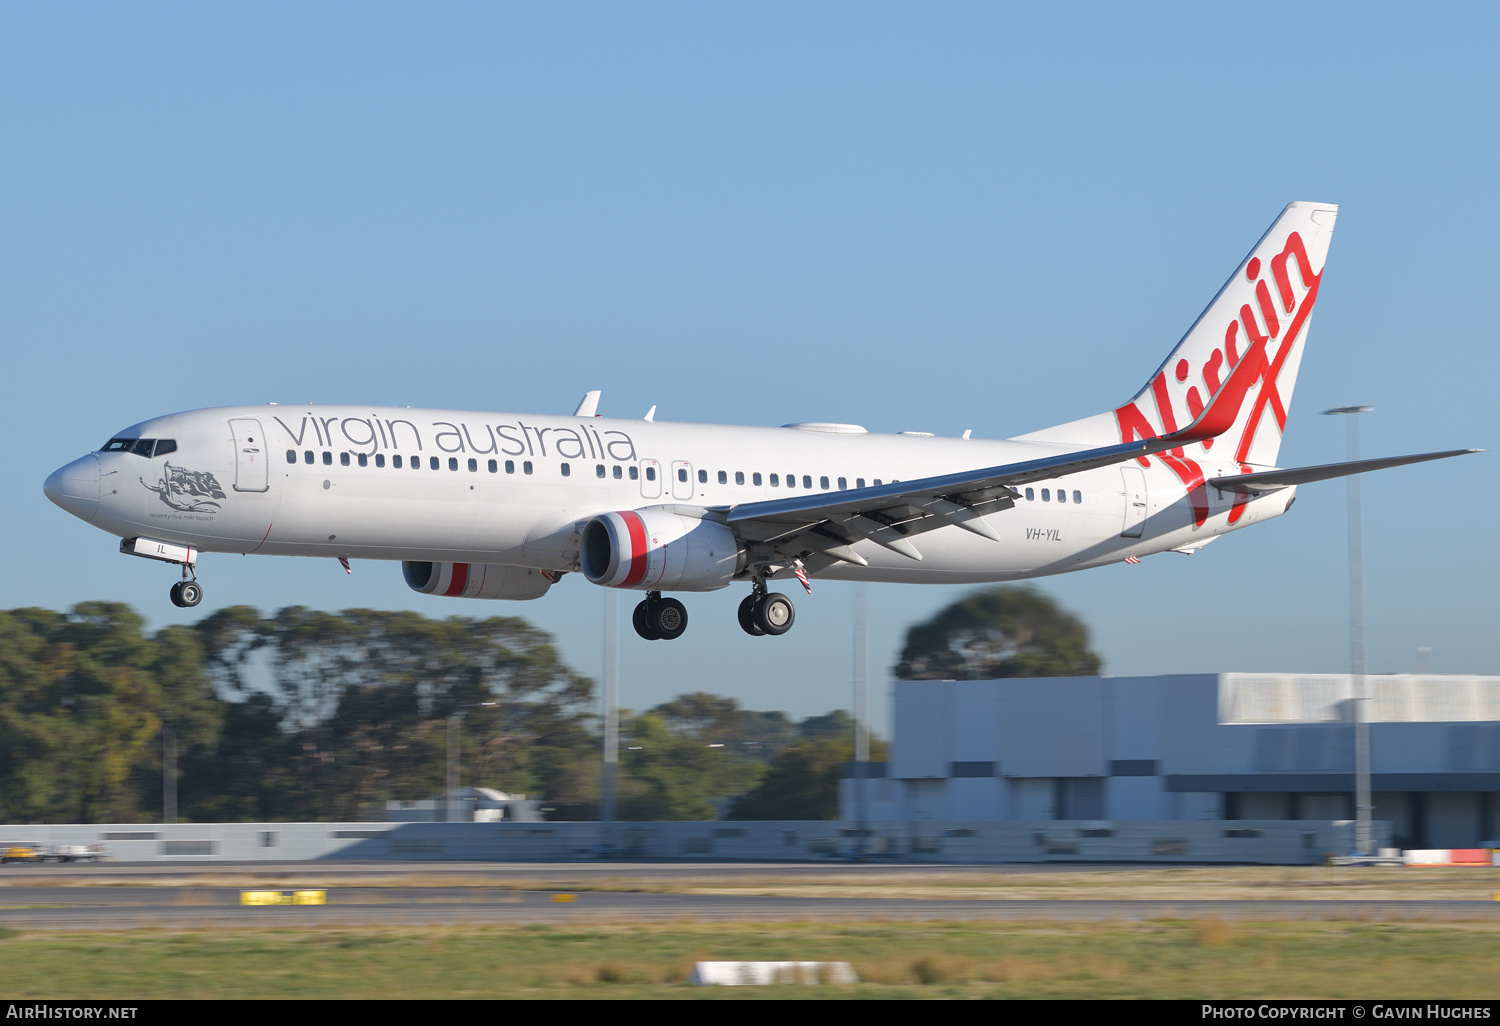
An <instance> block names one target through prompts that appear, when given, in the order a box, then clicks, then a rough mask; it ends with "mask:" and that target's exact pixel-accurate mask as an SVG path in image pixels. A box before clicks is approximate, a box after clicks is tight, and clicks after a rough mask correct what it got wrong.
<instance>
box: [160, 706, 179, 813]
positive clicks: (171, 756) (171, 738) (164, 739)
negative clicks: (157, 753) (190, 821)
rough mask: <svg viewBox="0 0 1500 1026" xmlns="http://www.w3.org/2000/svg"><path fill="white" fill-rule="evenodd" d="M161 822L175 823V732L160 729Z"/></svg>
mask: <svg viewBox="0 0 1500 1026" xmlns="http://www.w3.org/2000/svg"><path fill="white" fill-rule="evenodd" d="M161 770H162V772H161V821H162V822H163V823H176V822H177V732H176V731H175V730H173V729H172V728H171V727H170V726H165V727H162V728H161Z"/></svg>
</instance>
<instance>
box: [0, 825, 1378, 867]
mask: <svg viewBox="0 0 1500 1026" xmlns="http://www.w3.org/2000/svg"><path fill="white" fill-rule="evenodd" d="M868 833H869V836H867V837H858V836H857V832H856V830H855V829H854V828H853V827H852V825H851V824H849V823H846V822H841V821H837V820H830V821H821V822H808V821H792V822H781V821H772V822H743V823H741V822H683V823H617V824H615V825H614V826H613V828H609V829H606V828H605V827H603V826H602V825H601V824H598V823H546V824H534V823H400V824H391V823H385V822H375V823H233V824H193V823H183V824H174V825H171V826H164V825H162V824H159V823H115V824H98V825H96V824H82V825H80V824H72V825H54V826H27V825H19V824H8V825H0V838H3V839H5V840H11V841H29V842H33V843H42V844H98V843H105V844H109V845H110V846H111V847H112V849H113V854H114V860H115V861H117V862H157V863H172V864H179V865H184V866H187V865H193V866H212V865H216V864H217V865H224V866H228V865H234V864H238V865H243V864H245V863H254V862H256V861H260V860H263V859H275V860H277V861H290V860H308V861H317V860H321V859H339V860H371V861H526V860H537V861H549V862H550V861H556V860H560V859H578V858H594V857H597V855H598V853H599V851H600V849H601V846H602V845H606V844H607V845H609V847H610V848H611V849H612V850H614V851H615V852H617V853H619V854H623V855H628V856H632V857H639V858H656V859H691V860H699V859H729V860H738V859H758V860H770V861H774V860H797V861H802V860H807V859H819V858H849V857H851V856H852V855H854V854H855V852H856V849H857V848H858V849H861V850H862V851H863V852H865V853H866V854H867V855H871V856H874V857H878V858H891V859H901V860H904V861H917V862H1098V861H1112V862H1119V861H1125V862H1196V863H1202V862H1248V863H1266V864H1288V865H1295V864H1308V863H1315V862H1319V861H1322V859H1323V858H1324V856H1325V855H1327V854H1329V853H1334V852H1340V851H1346V850H1347V849H1348V847H1349V844H1350V836H1351V835H1350V826H1349V824H1347V823H1313V822H1307V823H1287V822H1265V821H1245V822H1239V823H1224V822H1201V823H1192V822H1186V823H1185V822H1170V821H1168V822H1162V821H1155V822H1153V821H1144V820H1143V821H1135V822H1128V823H1123V822H1113V823H1111V822H1098V821H1095V822H1067V821H1056V820H1041V821H1025V820H1019V821H1010V822H995V821H973V820H971V821H963V820H928V821H920V822H886V823H874V824H872V825H871V827H870V829H869V831H868ZM268 834H270V835H274V839H275V841H276V843H275V845H273V846H272V847H271V849H270V853H269V854H267V850H266V848H265V846H264V845H263V844H262V843H261V842H262V840H263V838H264V837H265V836H266V835H268ZM122 835H127V836H126V838H125V839H121V837H122ZM4 871H5V872H11V871H15V872H24V871H25V868H24V867H14V866H8V867H6V868H5V870H4Z"/></svg>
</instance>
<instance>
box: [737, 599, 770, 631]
mask: <svg viewBox="0 0 1500 1026" xmlns="http://www.w3.org/2000/svg"><path fill="white" fill-rule="evenodd" d="M759 598H760V596H759V595H757V594H755V592H753V591H752V592H751V593H750V594H748V595H746V596H745V601H743V602H741V603H740V612H739V617H740V629H741V630H743V631H744V632H745V633H746V634H748V635H750V636H751V637H752V638H758V637H760V636H761V635H762V634H764V633H766V632H765V631H763V630H761V628H760V626H759V625H758V624H756V622H755V602H756V600H757V599H759Z"/></svg>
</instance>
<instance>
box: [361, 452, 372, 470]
mask: <svg viewBox="0 0 1500 1026" xmlns="http://www.w3.org/2000/svg"><path fill="white" fill-rule="evenodd" d="M359 465H360V466H361V467H368V466H369V465H370V457H368V456H366V455H365V454H364V453H360V454H359Z"/></svg>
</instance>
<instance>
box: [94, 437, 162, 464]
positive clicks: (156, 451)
mask: <svg viewBox="0 0 1500 1026" xmlns="http://www.w3.org/2000/svg"><path fill="white" fill-rule="evenodd" d="M99 451H100V452H130V453H134V454H135V455H137V456H144V457H146V458H147V459H148V460H149V459H150V458H151V457H152V456H153V455H156V456H165V455H166V454H167V453H169V452H176V451H177V442H176V440H174V439H171V438H161V439H157V438H111V439H110V440H109V441H107V442H105V443H104V447H103V448H102V449H100V450H99Z"/></svg>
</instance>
